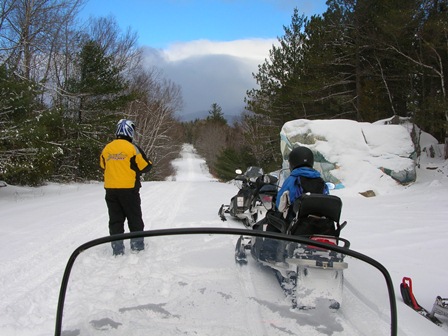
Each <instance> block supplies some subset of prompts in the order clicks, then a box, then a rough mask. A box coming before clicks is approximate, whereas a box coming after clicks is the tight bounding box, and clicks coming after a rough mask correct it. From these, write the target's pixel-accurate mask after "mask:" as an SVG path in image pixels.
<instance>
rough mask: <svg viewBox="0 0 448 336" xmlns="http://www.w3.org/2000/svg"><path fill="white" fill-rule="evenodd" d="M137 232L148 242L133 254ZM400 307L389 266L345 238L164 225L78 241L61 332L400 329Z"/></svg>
mask: <svg viewBox="0 0 448 336" xmlns="http://www.w3.org/2000/svg"><path fill="white" fill-rule="evenodd" d="M138 238H140V239H141V238H144V242H145V249H144V250H142V251H138V252H137V251H132V248H131V246H132V244H131V243H132V241H133V240H134V239H138ZM118 241H122V242H123V243H124V245H125V253H124V254H123V255H118V256H114V255H113V254H112V247H111V244H112V243H114V242H118ZM396 314H397V313H396V302H395V294H394V291H393V287H392V280H391V278H390V275H389V273H388V271H387V270H386V269H385V268H384V267H383V266H382V265H381V264H380V263H378V262H377V261H375V260H373V259H371V258H369V257H367V256H365V255H363V254H360V253H358V252H355V251H352V250H350V249H348V248H347V247H344V245H343V244H342V245H340V244H339V241H333V242H329V241H328V240H326V241H325V240H322V241H314V240H310V239H306V238H304V237H292V236H286V235H283V234H277V233H269V232H264V231H257V230H247V229H231V228H186V229H166V230H154V231H144V232H138V233H127V234H122V235H116V236H108V237H103V238H99V239H96V240H93V241H90V242H87V243H85V244H83V245H81V246H79V247H78V248H77V249H76V250H75V251H74V252H73V253H72V255H71V256H70V258H69V260H68V263H67V266H66V269H65V272H64V275H63V278H62V281H61V288H60V294H59V301H58V307H57V313H56V325H55V335H56V336H60V335H143V334H145V335H146V334H155V335H178V334H188V335H190V334H195V335H277V334H278V331H279V330H281V331H283V332H284V333H285V334H290V335H321V334H326V335H332V334H335V333H336V334H341V335H396V333H397V316H396Z"/></svg>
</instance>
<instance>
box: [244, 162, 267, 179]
mask: <svg viewBox="0 0 448 336" xmlns="http://www.w3.org/2000/svg"><path fill="white" fill-rule="evenodd" d="M244 175H246V176H247V177H248V178H249V179H250V180H251V181H252V182H255V180H256V179H257V177H259V176H261V175H263V168H260V167H255V166H251V167H249V168H247V170H246V172H245V173H244Z"/></svg>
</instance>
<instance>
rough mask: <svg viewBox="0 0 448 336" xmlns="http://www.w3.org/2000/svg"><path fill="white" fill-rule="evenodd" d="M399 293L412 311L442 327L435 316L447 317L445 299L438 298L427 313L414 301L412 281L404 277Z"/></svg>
mask: <svg viewBox="0 0 448 336" xmlns="http://www.w3.org/2000/svg"><path fill="white" fill-rule="evenodd" d="M400 292H401V297H402V298H403V301H404V303H405V304H406V305H408V306H409V307H411V308H412V309H414V310H415V311H416V312H417V313H419V314H420V315H422V316H423V317H425V318H427V319H428V320H430V321H431V322H432V323H434V324H436V325H438V326H442V324H443V323H442V321H440V320H439V319H438V318H437V317H436V316H435V314H436V313H437V314H442V315H445V316H447V315H448V313H447V309H448V308H447V299H442V298H441V297H440V296H438V297H437V298H436V302H435V303H434V306H433V309H432V311H431V312H430V311H428V310H426V309H425V308H423V307H422V306H420V305H419V304H418V302H417V300H416V299H415V296H414V293H413V291H412V279H411V278H408V277H404V278H403V281H402V282H401V284H400Z"/></svg>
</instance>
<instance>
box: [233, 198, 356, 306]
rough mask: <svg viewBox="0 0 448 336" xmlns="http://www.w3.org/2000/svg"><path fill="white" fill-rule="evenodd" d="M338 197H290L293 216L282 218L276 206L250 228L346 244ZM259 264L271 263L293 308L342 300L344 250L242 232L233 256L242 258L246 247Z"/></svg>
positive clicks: (337, 304) (330, 303)
mask: <svg viewBox="0 0 448 336" xmlns="http://www.w3.org/2000/svg"><path fill="white" fill-rule="evenodd" d="M341 210H342V201H341V199H340V198H339V197H337V196H334V195H322V194H309V193H308V194H304V195H302V196H301V197H300V198H299V199H297V200H296V201H295V202H294V212H295V214H296V216H295V217H294V219H293V220H292V222H290V223H287V222H286V221H285V220H284V219H283V217H282V215H281V214H280V213H278V212H276V211H269V212H268V214H267V215H266V218H265V219H263V220H262V221H260V222H258V223H257V224H255V225H254V227H253V229H254V230H262V231H273V232H280V233H282V234H286V235H289V236H301V237H306V238H309V239H311V240H313V241H318V242H322V243H324V244H325V245H328V246H342V247H344V248H349V246H350V242H349V241H348V240H346V239H343V238H340V237H339V235H340V232H341V230H342V229H343V228H344V226H345V225H346V224H347V223H346V222H343V223H340V216H341ZM247 250H250V253H251V255H252V257H253V258H254V259H255V260H256V261H258V262H260V263H261V264H263V265H265V266H268V267H270V268H272V269H273V270H274V271H275V273H276V276H277V278H278V280H279V282H280V284H281V286H282V288H283V289H284V290H285V293H286V294H287V295H288V296H289V297H290V298H291V300H292V305H293V307H297V308H301V309H310V308H315V307H316V305H319V304H322V303H323V304H326V305H328V307H329V308H332V309H339V307H340V304H341V300H342V288H343V279H344V277H343V271H344V269H346V268H347V267H348V264H347V263H346V262H345V261H344V255H343V254H341V253H337V252H334V251H331V250H330V249H326V248H316V247H314V246H312V245H307V244H305V245H304V244H296V243H291V242H289V243H288V242H282V243H279V242H278V241H273V240H271V239H269V238H263V237H245V236H241V237H240V239H239V240H238V242H237V244H236V249H235V259H236V261H237V262H238V263H242V264H244V263H247V256H246V251H247Z"/></svg>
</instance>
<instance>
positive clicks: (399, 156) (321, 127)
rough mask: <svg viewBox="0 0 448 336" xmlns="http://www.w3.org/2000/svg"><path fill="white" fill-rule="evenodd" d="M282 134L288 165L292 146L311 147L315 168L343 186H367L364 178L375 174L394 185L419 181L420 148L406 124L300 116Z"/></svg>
mask: <svg viewBox="0 0 448 336" xmlns="http://www.w3.org/2000/svg"><path fill="white" fill-rule="evenodd" d="M280 137H281V152H282V156H283V159H284V167H286V165H287V159H288V154H289V152H290V151H291V149H292V148H294V147H296V146H299V145H300V146H307V147H309V148H310V149H311V150H312V151H313V152H314V155H315V168H316V169H318V170H319V171H321V173H322V175H323V177H324V179H325V180H327V181H329V182H333V183H335V184H336V186H339V187H341V186H343V185H354V184H366V188H367V187H369V186H368V183H369V181H363V178H364V179H366V178H369V179H372V176H377V177H379V178H382V179H385V180H388V181H389V182H388V183H392V184H396V182H399V183H400V184H407V183H410V182H413V181H415V180H416V157H417V155H416V149H415V146H414V143H413V141H412V138H411V135H410V132H409V130H408V129H407V128H406V127H405V126H403V125H392V124H387V123H381V122H379V123H373V124H372V123H366V122H362V123H360V122H356V121H353V120H306V119H298V120H293V121H289V122H287V123H285V124H284V125H283V127H282V129H281V132H280ZM354 166H356V169H353V167H354ZM359 168H362V169H359ZM354 171H358V172H359V171H361V172H364V173H365V174H355V173H353V172H354ZM363 175H364V176H363Z"/></svg>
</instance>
